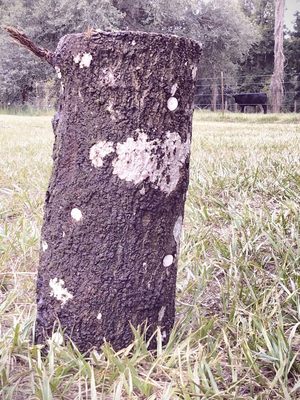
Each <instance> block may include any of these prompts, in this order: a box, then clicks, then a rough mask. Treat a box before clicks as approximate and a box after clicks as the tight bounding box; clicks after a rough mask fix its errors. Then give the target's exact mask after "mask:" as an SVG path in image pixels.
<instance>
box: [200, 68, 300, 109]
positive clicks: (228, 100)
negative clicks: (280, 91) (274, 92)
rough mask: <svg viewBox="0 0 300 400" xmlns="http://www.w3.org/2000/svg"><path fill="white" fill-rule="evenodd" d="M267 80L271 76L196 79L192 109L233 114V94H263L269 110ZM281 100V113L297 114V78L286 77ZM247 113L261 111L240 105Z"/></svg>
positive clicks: (299, 90) (299, 100)
mask: <svg viewBox="0 0 300 400" xmlns="http://www.w3.org/2000/svg"><path fill="white" fill-rule="evenodd" d="M271 78H272V74H251V75H239V76H237V78H236V79H234V78H233V77H232V76H226V74H223V73H221V74H220V76H214V77H205V78H200V79H199V80H198V82H197V84H196V90H195V99H194V103H195V108H196V109H210V110H212V111H219V110H224V111H233V112H237V111H239V110H240V107H239V106H238V105H237V104H236V103H235V100H234V97H233V95H236V94H241V93H265V94H266V95H267V98H268V101H267V107H268V108H269V109H270V108H271V90H270V85H271ZM283 88H284V97H283V102H282V111H283V112H300V75H297V74H288V75H286V77H285V79H284V81H283ZM244 105H245V106H246V111H247V112H257V111H260V110H261V107H259V105H258V106H257V107H253V105H252V106H250V104H244Z"/></svg>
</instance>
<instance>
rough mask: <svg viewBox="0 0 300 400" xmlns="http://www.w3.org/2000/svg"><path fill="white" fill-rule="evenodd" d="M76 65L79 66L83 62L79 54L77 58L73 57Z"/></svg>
mask: <svg viewBox="0 0 300 400" xmlns="http://www.w3.org/2000/svg"><path fill="white" fill-rule="evenodd" d="M73 60H74V63H75V64H79V63H80V60H81V55H80V53H78V54H77V55H76V56H74V57H73Z"/></svg>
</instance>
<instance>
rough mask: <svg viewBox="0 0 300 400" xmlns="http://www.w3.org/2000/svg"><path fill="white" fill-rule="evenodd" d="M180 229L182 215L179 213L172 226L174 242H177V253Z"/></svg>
mask: <svg viewBox="0 0 300 400" xmlns="http://www.w3.org/2000/svg"><path fill="white" fill-rule="evenodd" d="M181 231H182V215H180V216H179V217H178V218H177V220H176V222H175V225H174V228H173V236H174V239H175V242H176V244H177V253H178V252H179V246H180V237H181Z"/></svg>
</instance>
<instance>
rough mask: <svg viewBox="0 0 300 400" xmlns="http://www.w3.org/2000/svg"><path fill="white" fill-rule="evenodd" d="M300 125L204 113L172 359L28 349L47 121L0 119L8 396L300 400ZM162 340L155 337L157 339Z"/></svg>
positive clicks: (1, 385)
mask: <svg viewBox="0 0 300 400" xmlns="http://www.w3.org/2000/svg"><path fill="white" fill-rule="evenodd" d="M299 122H300V118H299V117H297V116H295V114H294V115H293V114H285V115H255V114H251V115H241V114H226V115H225V116H224V117H223V116H222V115H221V114H212V113H201V112H197V113H195V118H194V130H193V146H192V162H191V177H190V178H191V179H190V187H189V195H188V199H187V203H186V214H185V221H184V232H183V242H182V246H181V258H180V263H179V269H178V283H177V314H176V315H177V322H176V326H175V328H174V331H173V333H172V335H171V339H170V341H169V343H168V345H167V346H166V347H162V346H161V345H160V343H161V342H160V341H159V340H158V343H159V344H158V348H157V352H156V354H154V353H151V352H149V351H148V350H147V347H146V345H145V343H144V341H143V339H142V335H141V333H140V332H135V340H134V342H133V344H132V345H131V346H129V347H128V348H127V349H124V350H123V351H121V352H119V353H114V352H113V350H112V349H111V348H110V347H109V346H108V345H107V344H106V345H104V346H103V348H102V350H101V351H99V352H93V353H92V354H91V355H90V356H89V357H86V358H84V357H83V356H82V355H81V354H80V353H79V352H78V351H77V350H76V347H75V346H74V345H72V344H70V343H69V344H66V345H63V346H60V345H57V344H56V343H55V342H54V341H49V349H50V350H49V353H48V355H47V356H46V357H45V358H44V357H43V356H42V355H41V348H40V346H33V345H32V344H31V336H32V332H33V330H34V316H35V304H34V296H35V277H36V269H37V265H38V251H39V240H40V239H39V238H40V227H41V223H42V212H43V202H44V196H45V191H46V189H47V183H48V179H49V175H50V172H51V151H52V143H53V134H52V130H51V118H50V117H49V116H17V115H0V398H1V400H2V399H3V400H6V399H14V400H19V399H20V400H23V399H26V400H31V399H32V400H33V399H43V400H51V399H70V400H75V399H76V400H80V399H91V400H95V399H115V400H118V399H138V400H142V399H151V400H155V399H161V400H167V399H172V400H173V399H187V400H189V399H219V400H223V399H249V400H250V399H261V400H263V399H276V400H277V399H299V398H300V379H299V377H300V354H299V351H300V123H299ZM160 337H161V335H160V332H158V338H160ZM1 396H2V397H1Z"/></svg>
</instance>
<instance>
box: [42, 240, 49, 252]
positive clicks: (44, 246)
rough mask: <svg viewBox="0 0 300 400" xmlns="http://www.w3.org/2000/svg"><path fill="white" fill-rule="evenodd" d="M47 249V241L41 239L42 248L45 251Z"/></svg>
mask: <svg viewBox="0 0 300 400" xmlns="http://www.w3.org/2000/svg"><path fill="white" fill-rule="evenodd" d="M47 249H48V243H47V242H46V241H45V240H43V241H42V250H43V251H46V250H47Z"/></svg>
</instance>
